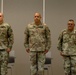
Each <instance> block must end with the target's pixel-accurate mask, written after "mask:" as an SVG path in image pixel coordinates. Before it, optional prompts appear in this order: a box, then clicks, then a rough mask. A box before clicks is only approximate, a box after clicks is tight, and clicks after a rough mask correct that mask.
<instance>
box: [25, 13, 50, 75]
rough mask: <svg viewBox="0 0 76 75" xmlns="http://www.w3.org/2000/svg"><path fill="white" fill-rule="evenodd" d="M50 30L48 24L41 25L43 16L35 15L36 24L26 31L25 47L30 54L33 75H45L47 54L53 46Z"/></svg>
mask: <svg viewBox="0 0 76 75" xmlns="http://www.w3.org/2000/svg"><path fill="white" fill-rule="evenodd" d="M50 39H51V38H50V30H49V28H48V27H47V25H46V24H43V23H41V15H40V14H39V13H35V15H34V22H33V23H31V24H28V26H27V27H26V29H25V42H24V46H25V49H26V51H27V52H28V53H30V61H31V67H30V69H31V75H43V68H44V63H45V54H46V53H47V52H48V50H49V49H50V46H51V40H50Z"/></svg>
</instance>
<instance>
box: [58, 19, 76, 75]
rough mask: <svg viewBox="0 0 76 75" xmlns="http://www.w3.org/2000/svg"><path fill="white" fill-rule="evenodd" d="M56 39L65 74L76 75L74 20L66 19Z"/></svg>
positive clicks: (75, 31)
mask: <svg viewBox="0 0 76 75" xmlns="http://www.w3.org/2000/svg"><path fill="white" fill-rule="evenodd" d="M67 25H68V28H67V29H64V30H63V31H62V32H61V34H60V36H59V39H58V50H59V51H60V54H61V56H63V59H64V71H65V75H76V30H74V27H75V23H74V20H72V19H70V20H69V21H68V24H67Z"/></svg>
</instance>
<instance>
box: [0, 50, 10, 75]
mask: <svg viewBox="0 0 76 75" xmlns="http://www.w3.org/2000/svg"><path fill="white" fill-rule="evenodd" d="M8 56H9V54H8V53H7V51H6V50H4V49H3V50H0V75H6V74H7V65H8Z"/></svg>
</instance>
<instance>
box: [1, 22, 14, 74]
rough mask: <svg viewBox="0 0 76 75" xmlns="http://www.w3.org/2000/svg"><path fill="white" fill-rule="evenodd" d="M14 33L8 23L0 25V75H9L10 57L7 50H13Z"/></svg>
mask: <svg viewBox="0 0 76 75" xmlns="http://www.w3.org/2000/svg"><path fill="white" fill-rule="evenodd" d="M12 45H13V31H12V29H11V26H10V25H9V24H7V23H2V24H0V75H6V74H7V65H8V56H9V53H8V52H7V51H6V49H7V48H10V49H11V48H12Z"/></svg>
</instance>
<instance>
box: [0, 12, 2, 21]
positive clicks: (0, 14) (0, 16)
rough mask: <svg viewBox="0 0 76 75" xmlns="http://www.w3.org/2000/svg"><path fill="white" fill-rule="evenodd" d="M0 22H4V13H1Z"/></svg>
mask: <svg viewBox="0 0 76 75" xmlns="http://www.w3.org/2000/svg"><path fill="white" fill-rule="evenodd" d="M0 22H3V14H2V13H0Z"/></svg>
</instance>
